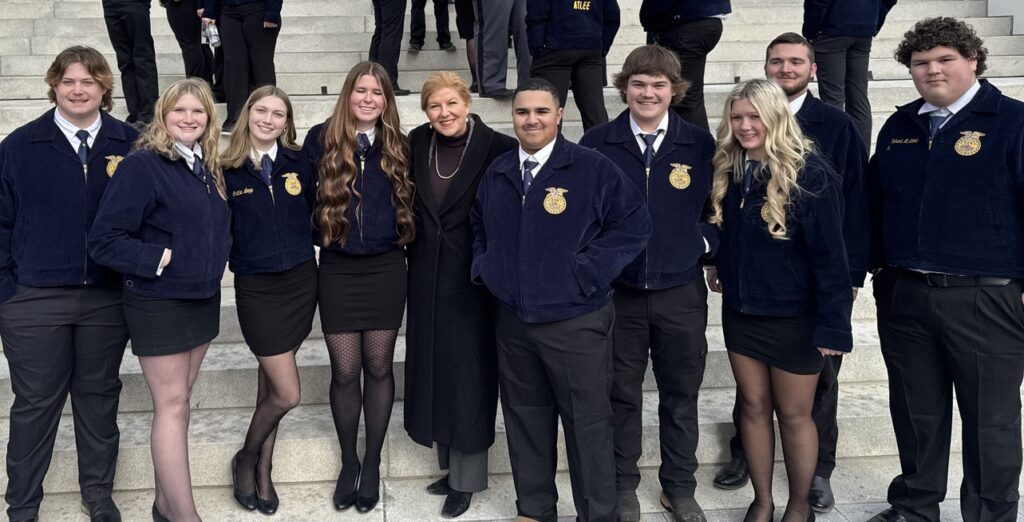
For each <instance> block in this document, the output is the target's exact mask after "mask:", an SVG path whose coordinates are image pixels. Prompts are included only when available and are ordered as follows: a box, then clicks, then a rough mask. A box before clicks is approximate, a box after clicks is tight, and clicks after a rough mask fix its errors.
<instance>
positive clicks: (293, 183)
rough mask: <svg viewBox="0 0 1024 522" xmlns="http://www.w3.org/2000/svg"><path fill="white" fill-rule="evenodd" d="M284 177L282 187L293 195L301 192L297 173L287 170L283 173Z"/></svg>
mask: <svg viewBox="0 0 1024 522" xmlns="http://www.w3.org/2000/svg"><path fill="white" fill-rule="evenodd" d="M283 177H284V189H285V190H286V191H288V193H289V194H291V195H293V196H298V195H299V194H302V183H299V175H298V173H295V172H289V173H287V174H283Z"/></svg>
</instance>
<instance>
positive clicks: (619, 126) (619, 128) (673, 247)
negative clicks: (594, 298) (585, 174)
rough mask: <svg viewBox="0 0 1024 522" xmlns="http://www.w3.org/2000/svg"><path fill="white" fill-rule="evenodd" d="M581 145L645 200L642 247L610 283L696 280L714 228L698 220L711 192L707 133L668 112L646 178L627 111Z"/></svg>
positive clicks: (649, 285)
mask: <svg viewBox="0 0 1024 522" xmlns="http://www.w3.org/2000/svg"><path fill="white" fill-rule="evenodd" d="M580 145H583V146H584V147H589V148H592V149H595V150H597V151H598V152H600V153H602V154H604V155H605V156H607V157H608V159H610V160H612V162H613V163H615V164H616V165H618V166H619V168H621V169H622V171H623V172H624V173H625V174H626V177H627V178H629V180H630V181H632V182H633V184H634V185H636V187H637V188H638V189H640V192H641V193H642V194H643V195H644V200H645V201H646V202H647V211H648V212H649V213H650V216H651V221H652V222H653V223H654V231H653V232H652V233H651V238H650V240H649V241H648V242H647V248H645V249H644V251H643V252H642V253H641V254H640V255H639V256H637V258H636V259H635V260H634V261H633V262H632V263H630V264H629V265H628V266H627V267H626V268H625V269H624V270H623V271H622V275H620V276H619V278H618V279H616V280H615V282H616V283H618V284H623V285H627V286H631V287H633V288H641V289H650V290H661V289H665V288H671V287H673V286H679V285H682V284H685V283H689V282H692V281H695V280H699V279H700V278H701V276H702V274H703V269H702V268H701V267H702V263H701V262H700V258H701V257H702V256H703V255H704V250H705V246H704V238H705V236H706V237H707V238H708V242H709V244H714V243H715V242H716V239H717V233H716V231H715V230H714V228H713V227H711V225H708V224H707V223H704V222H702V220H701V216H702V215H703V213H704V203H705V202H706V200H707V197H708V194H709V193H710V192H711V178H712V173H713V167H712V166H711V160H712V156H713V155H714V153H715V140H714V139H713V138H712V137H711V134H709V133H708V131H706V130H704V129H701V128H698V127H695V126H693V125H690V124H689V123H686V122H685V121H684V120H683V119H682V118H680V117H679V116H677V115H676V113H675V112H673V111H669V120H668V132H667V133H666V135H665V137H664V138H662V142H661V146H660V147H659V148H658V151H657V153H656V154H655V155H654V158H653V162H652V165H651V171H650V174H648V173H647V169H646V166H645V165H644V156H643V154H642V153H641V152H640V146H639V145H638V144H637V141H636V136H635V135H634V134H633V130H632V128H631V127H630V125H629V110H626V111H623V112H622V114H620V115H619V117H618V118H615V119H614V120H612V121H610V122H608V123H603V124H601V125H598V126H597V127H594V128H593V129H590V130H589V131H588V132H587V133H586V134H585V135H584V136H583V139H582V140H580Z"/></svg>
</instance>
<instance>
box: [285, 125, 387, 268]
mask: <svg viewBox="0 0 1024 522" xmlns="http://www.w3.org/2000/svg"><path fill="white" fill-rule="evenodd" d="M323 131H324V124H323V123H320V124H317V125H315V126H314V127H313V128H312V129H309V133H308V134H306V141H305V143H303V145H302V150H303V153H304V154H305V155H306V157H307V161H309V162H310V163H311V164H312V168H313V172H318V169H319V165H320V158H321V157H323V150H324V146H323ZM382 141H383V140H382V139H381V138H380V135H379V134H378V136H377V139H375V140H373V145H372V146H370V151H369V152H368V153H367V154H366V159H365V160H360V158H358V157H357V158H356V168H360V169H362V170H361V171H360V172H359V173H358V174H357V175H356V178H355V188H356V190H357V191H358V192H359V194H360V197H357V196H356V195H355V194H353V195H352V199H351V200H350V202H349V205H348V208H347V209H346V210H345V217H346V218H347V219H348V222H349V225H350V227H349V230H348V237H347V238H346V239H345V244H344V245H340V244H338V243H337V242H335V243H331V244H330V245H323V244H322V243H323V236H322V235H321V234H320V232H319V231H318V230H316V229H317V222H316V219H314V221H313V228H314V236H313V237H314V240H315V241H316V244H317V245H318V246H320V247H322V248H326V249H327V250H334V251H338V252H344V253H346V254H350V255H373V254H383V253H385V252H391V251H392V250H397V249H399V248H401V246H400V245H399V244H398V240H399V235H398V221H397V220H396V219H395V205H394V202H393V201H392V198H391V194H392V186H391V179H389V178H388V177H387V175H386V174H384V171H383V170H381V168H380V158H381V147H382Z"/></svg>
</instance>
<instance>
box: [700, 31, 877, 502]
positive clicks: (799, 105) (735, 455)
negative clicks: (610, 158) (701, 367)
mask: <svg viewBox="0 0 1024 522" xmlns="http://www.w3.org/2000/svg"><path fill="white" fill-rule="evenodd" d="M815 70H816V67H815V62H814V49H813V48H812V47H811V44H810V43H809V42H807V40H805V39H804V38H803V37H802V36H800V35H798V34H796V33H783V34H781V35H779V36H778V37H776V38H775V39H774V40H772V42H771V43H770V44H769V45H768V49H767V51H766V52H765V65H764V72H765V76H766V77H767V78H768V79H769V80H772V81H774V82H775V83H777V84H779V86H781V87H782V90H783V91H784V92H785V93H786V96H787V97H788V99H789V107H790V110H792V111H793V113H794V114H795V115H796V119H797V122H798V123H799V124H800V129H801V130H802V131H803V132H804V134H805V135H807V137H809V138H810V139H811V140H813V141H814V143H815V146H816V147H817V148H818V151H819V152H821V153H822V155H823V156H824V157H825V158H827V159H828V160H830V161H831V162H832V166H833V168H835V170H836V172H837V173H838V174H839V175H840V176H841V177H842V180H843V200H844V203H845V209H844V212H843V240H844V242H845V244H846V253H847V259H848V261H849V265H850V280H851V281H852V282H853V285H854V287H855V288H854V289H853V291H854V292H855V293H856V291H857V287H862V286H863V285H864V276H865V274H866V269H867V248H868V236H867V227H868V224H867V223H868V221H867V194H866V192H865V190H866V189H865V181H864V175H865V170H866V169H867V149H866V148H865V146H864V144H863V143H862V142H861V140H860V134H859V133H858V131H857V127H856V126H855V125H854V123H853V121H852V120H851V119H850V117H849V116H847V115H846V114H845V113H843V111H841V110H839V109H836V108H835V107H832V106H830V105H826V104H825V103H823V102H821V101H820V100H818V99H817V98H815V97H814V95H813V94H811V92H810V91H809V90H808V88H807V87H808V84H809V83H810V81H811V78H812V77H813V76H814V73H815ZM842 360H843V358H842V357H840V356H826V357H825V365H824V367H823V368H822V370H821V376H820V378H819V380H818V387H817V389H816V391H815V394H814V406H813V410H812V415H813V417H814V422H815V425H816V426H817V428H818V467H817V469H816V471H815V474H814V475H815V476H814V480H813V482H812V483H811V493H810V498H809V500H810V503H811V508H812V509H814V510H815V511H818V512H827V511H829V510H831V509H832V507H833V506H834V505H835V497H834V496H833V494H832V486H831V483H830V479H831V476H832V471H833V470H834V469H835V466H836V441H837V440H838V438H839V428H838V425H837V423H836V404H837V402H838V398H839V381H838V376H839V368H840V366H841V364H842ZM738 419H739V407H738V403H737V405H736V406H734V407H733V420H734V424H735V426H736V435H735V436H734V437H733V438H732V439H731V440H730V441H729V447H730V450H731V452H732V460H731V461H730V462H729V464H728V465H727V466H725V467H724V468H723V469H722V470H720V471H719V473H718V475H717V476H716V477H715V481H714V485H715V486H717V487H719V488H722V489H733V488H736V487H740V486H742V485H743V484H745V483H746V481H747V469H746V468H747V466H746V461H745V459H744V456H743V446H742V443H741V442H740V433H739V429H740V428H739V426H740V424H739V422H738Z"/></svg>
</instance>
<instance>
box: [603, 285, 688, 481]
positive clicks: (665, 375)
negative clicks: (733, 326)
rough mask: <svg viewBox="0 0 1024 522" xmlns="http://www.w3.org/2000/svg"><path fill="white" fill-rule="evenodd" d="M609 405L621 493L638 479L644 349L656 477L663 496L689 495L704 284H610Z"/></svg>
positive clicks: (616, 468)
mask: <svg viewBox="0 0 1024 522" xmlns="http://www.w3.org/2000/svg"><path fill="white" fill-rule="evenodd" d="M614 300H615V334H614V340H615V343H614V347H613V348H612V354H613V356H612V374H613V381H612V382H613V384H612V410H613V411H614V412H615V417H614V419H615V420H614V425H615V474H616V486H617V487H618V489H619V490H620V491H623V490H630V491H632V490H636V488H637V486H638V485H639V484H640V469H639V468H638V467H637V462H638V461H639V460H640V455H641V452H642V435H643V423H642V414H643V382H644V373H645V372H646V371H647V357H648V353H650V358H651V362H652V363H653V365H654V378H655V379H656V380H657V381H658V399H659V401H658V432H659V433H658V435H659V439H660V447H661V467H659V468H658V479H659V480H660V481H661V488H662V490H663V491H664V492H665V493H666V494H667V495H668V496H669V498H674V497H693V494H694V491H695V490H696V488H697V481H696V479H695V478H694V476H693V475H694V472H696V471H697V439H698V434H699V425H698V421H697V395H698V393H699V392H700V385H701V382H703V380H704V363H705V359H706V358H707V353H708V342H707V338H706V337H705V335H704V331H705V329H706V328H707V324H708V289H707V287H706V286H705V285H704V281H703V280H698V281H695V282H692V283H688V284H685V285H682V286H677V287H675V288H668V289H665V290H637V289H635V288H628V287H621V286H620V287H616V289H615V298H614Z"/></svg>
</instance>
